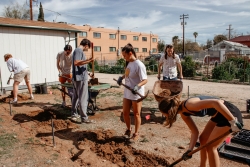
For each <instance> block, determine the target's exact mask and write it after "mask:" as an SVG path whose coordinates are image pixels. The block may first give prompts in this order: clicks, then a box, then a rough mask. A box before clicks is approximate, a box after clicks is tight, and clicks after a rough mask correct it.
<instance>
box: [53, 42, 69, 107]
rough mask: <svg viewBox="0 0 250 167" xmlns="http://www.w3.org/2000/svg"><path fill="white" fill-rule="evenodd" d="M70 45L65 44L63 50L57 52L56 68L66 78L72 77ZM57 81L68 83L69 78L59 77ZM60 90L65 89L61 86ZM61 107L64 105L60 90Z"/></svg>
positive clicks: (63, 96)
mask: <svg viewBox="0 0 250 167" xmlns="http://www.w3.org/2000/svg"><path fill="white" fill-rule="evenodd" d="M71 52H72V47H71V46H70V45H65V47H64V51H62V52H59V53H58V54H57V57H56V59H57V64H56V65H57V69H58V71H59V74H60V76H65V77H67V78H72V54H71ZM59 81H60V82H61V84H64V83H65V82H66V81H68V82H69V83H70V82H71V79H66V78H64V77H59ZM62 90H63V91H65V87H62ZM62 99H63V102H62V107H65V106H66V102H65V93H63V92H62Z"/></svg>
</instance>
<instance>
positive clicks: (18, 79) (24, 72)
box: [13, 68, 30, 82]
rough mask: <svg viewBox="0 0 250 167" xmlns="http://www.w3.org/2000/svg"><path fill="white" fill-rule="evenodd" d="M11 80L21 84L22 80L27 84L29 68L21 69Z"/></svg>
mask: <svg viewBox="0 0 250 167" xmlns="http://www.w3.org/2000/svg"><path fill="white" fill-rule="evenodd" d="M13 79H14V81H16V82H22V81H23V79H24V80H25V82H28V81H29V80H30V69H29V68H25V69H23V70H22V71H20V72H19V73H17V74H15V75H14V78H13Z"/></svg>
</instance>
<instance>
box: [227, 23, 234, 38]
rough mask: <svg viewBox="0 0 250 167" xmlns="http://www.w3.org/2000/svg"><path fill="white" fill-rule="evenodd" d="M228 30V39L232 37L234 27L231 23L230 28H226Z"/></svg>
mask: <svg viewBox="0 0 250 167" xmlns="http://www.w3.org/2000/svg"><path fill="white" fill-rule="evenodd" d="M226 30H228V40H230V38H231V30H233V29H232V28H231V24H229V28H228V29H226Z"/></svg>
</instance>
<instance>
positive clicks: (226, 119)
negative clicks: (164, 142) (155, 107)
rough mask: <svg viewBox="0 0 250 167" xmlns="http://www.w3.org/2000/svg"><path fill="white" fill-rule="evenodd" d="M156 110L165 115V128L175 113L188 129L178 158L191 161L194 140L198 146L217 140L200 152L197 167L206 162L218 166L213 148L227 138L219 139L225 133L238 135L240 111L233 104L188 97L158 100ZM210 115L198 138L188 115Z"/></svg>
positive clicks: (170, 122)
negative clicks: (187, 138) (188, 136)
mask: <svg viewBox="0 0 250 167" xmlns="http://www.w3.org/2000/svg"><path fill="white" fill-rule="evenodd" d="M159 110H160V111H161V113H162V114H163V115H165V116H166V122H165V125H167V126H169V128H170V127H171V126H172V125H173V123H174V122H175V121H176V119H177V114H179V115H180V116H181V118H182V119H183V121H184V122H185V123H186V124H187V126H188V128H189V129H190V130H191V139H190V144H189V147H188V150H187V151H186V152H185V153H184V154H183V156H182V159H183V160H185V161H186V160H188V159H190V158H192V155H190V154H189V153H190V152H192V150H193V148H194V146H195V144H196V141H197V139H198V138H199V141H200V147H202V146H204V145H206V144H207V143H209V142H210V141H212V140H214V139H217V140H216V141H215V142H213V143H211V144H210V145H209V146H208V147H204V148H203V149H201V150H200V167H206V164H207V161H208V162H209V165H210V166H211V167H220V159H219V155H218V151H217V148H218V146H219V145H220V144H221V143H222V142H223V141H224V140H225V138H226V137H227V136H228V135H229V133H228V135H224V137H220V136H221V134H225V133H227V132H229V131H232V132H238V131H240V130H241V129H242V126H243V121H242V115H241V112H240V110H239V109H238V108H237V107H236V106H235V105H233V104H231V103H229V102H227V101H225V100H222V99H217V98H215V97H211V96H197V97H191V98H189V99H187V100H183V101H181V100H180V99H179V98H177V97H174V98H166V99H163V100H162V101H160V103H159ZM206 115H208V116H211V117H212V118H211V119H210V120H209V121H208V123H207V125H206V126H205V128H204V130H203V131H202V133H201V134H200V135H199V131H198V128H197V126H196V124H195V122H194V121H193V119H192V118H191V116H198V117H203V116H206Z"/></svg>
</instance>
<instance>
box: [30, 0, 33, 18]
mask: <svg viewBox="0 0 250 167" xmlns="http://www.w3.org/2000/svg"><path fill="white" fill-rule="evenodd" d="M30 20H33V12H32V0H30Z"/></svg>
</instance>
